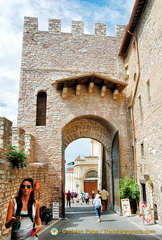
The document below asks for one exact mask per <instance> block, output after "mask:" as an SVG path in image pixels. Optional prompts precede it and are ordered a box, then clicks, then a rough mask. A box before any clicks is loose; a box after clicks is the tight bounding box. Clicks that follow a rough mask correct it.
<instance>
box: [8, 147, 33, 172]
mask: <svg viewBox="0 0 162 240" xmlns="http://www.w3.org/2000/svg"><path fill="white" fill-rule="evenodd" d="M5 156H6V158H7V160H8V161H9V162H11V163H12V167H13V168H24V167H26V166H27V165H28V164H29V163H27V162H25V160H27V155H26V154H25V153H24V150H17V147H16V146H11V145H9V146H8V151H7V152H6V153H5Z"/></svg>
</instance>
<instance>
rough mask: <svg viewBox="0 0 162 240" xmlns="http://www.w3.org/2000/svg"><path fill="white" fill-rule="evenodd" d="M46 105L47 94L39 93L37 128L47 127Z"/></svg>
mask: <svg viewBox="0 0 162 240" xmlns="http://www.w3.org/2000/svg"><path fill="white" fill-rule="evenodd" d="M46 105H47V94H46V93H45V92H39V93H38V95H37V116H36V126H46Z"/></svg>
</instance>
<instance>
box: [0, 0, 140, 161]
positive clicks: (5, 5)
mask: <svg viewBox="0 0 162 240" xmlns="http://www.w3.org/2000/svg"><path fill="white" fill-rule="evenodd" d="M134 3H135V0H116V1H115V0H0V117H6V118H8V119H9V120H10V121H12V122H13V126H17V109H18V91H19V79H20V65H21V51H22V37H23V24H24V16H27V17H37V18H38V24H39V26H38V29H39V30H44V31H46V30H48V19H49V18H53V19H60V20H61V25H62V28H61V31H62V32H71V22H72V20H78V21H84V28H85V30H84V32H85V33H90V34H92V33H93V24H94V23H96V22H101V23H106V25H107V35H110V36H113V35H114V31H115V25H118V24H120V25H127V24H128V22H129V19H130V15H131V12H132V9H133V5H134ZM69 146H70V145H69ZM78 155H79V154H78ZM76 157H77V156H76Z"/></svg>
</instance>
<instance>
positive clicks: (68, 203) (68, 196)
mask: <svg viewBox="0 0 162 240" xmlns="http://www.w3.org/2000/svg"><path fill="white" fill-rule="evenodd" d="M66 205H67V207H68V206H69V207H71V193H70V190H68V192H67V193H66Z"/></svg>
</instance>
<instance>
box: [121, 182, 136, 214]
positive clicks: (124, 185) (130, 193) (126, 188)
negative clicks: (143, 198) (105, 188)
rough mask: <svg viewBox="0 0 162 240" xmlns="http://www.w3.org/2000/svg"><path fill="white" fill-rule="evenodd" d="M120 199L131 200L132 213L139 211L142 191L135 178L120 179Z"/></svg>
mask: <svg viewBox="0 0 162 240" xmlns="http://www.w3.org/2000/svg"><path fill="white" fill-rule="evenodd" d="M118 195H119V196H120V198H129V201H130V206H131V210H132V213H135V212H136V211H137V203H138V202H139V195H140V191H139V188H138V184H137V183H136V181H135V179H134V177H131V178H129V177H125V178H124V179H120V189H119V191H118Z"/></svg>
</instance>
